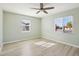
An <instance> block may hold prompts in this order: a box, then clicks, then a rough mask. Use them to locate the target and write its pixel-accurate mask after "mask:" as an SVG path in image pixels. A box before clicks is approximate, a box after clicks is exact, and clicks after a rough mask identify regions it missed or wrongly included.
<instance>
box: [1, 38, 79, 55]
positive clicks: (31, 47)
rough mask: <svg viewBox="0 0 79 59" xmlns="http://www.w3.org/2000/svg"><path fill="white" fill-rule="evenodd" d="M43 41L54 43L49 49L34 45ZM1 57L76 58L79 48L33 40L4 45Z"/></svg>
mask: <svg viewBox="0 0 79 59" xmlns="http://www.w3.org/2000/svg"><path fill="white" fill-rule="evenodd" d="M39 41H44V42H48V43H54V44H55V45H52V46H51V47H44V46H41V45H36V44H35V43H36V42H39ZM0 55H1V56H78V55H79V48H75V47H72V46H68V45H65V44H60V43H57V42H54V41H50V40H46V39H33V40H28V41H21V42H16V43H11V44H6V45H4V47H3V50H2V53H0Z"/></svg>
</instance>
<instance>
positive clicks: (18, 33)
mask: <svg viewBox="0 0 79 59" xmlns="http://www.w3.org/2000/svg"><path fill="white" fill-rule="evenodd" d="M3 16H4V21H3V22H4V40H3V42H4V43H9V42H15V41H20V40H27V39H34V38H40V36H41V29H40V27H41V20H40V19H38V18H34V17H29V16H24V15H19V14H15V13H10V12H3ZM24 19H25V20H31V31H30V32H22V29H21V21H22V20H24Z"/></svg>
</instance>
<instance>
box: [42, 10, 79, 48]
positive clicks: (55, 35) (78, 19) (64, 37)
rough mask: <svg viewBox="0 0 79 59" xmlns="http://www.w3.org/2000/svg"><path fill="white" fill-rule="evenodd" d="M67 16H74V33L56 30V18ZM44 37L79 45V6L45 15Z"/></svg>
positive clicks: (43, 21)
mask: <svg viewBox="0 0 79 59" xmlns="http://www.w3.org/2000/svg"><path fill="white" fill-rule="evenodd" d="M65 16H73V17H74V20H73V32H72V33H63V32H55V29H54V19H55V18H60V17H65ZM42 37H43V38H46V39H50V40H55V41H58V42H62V43H67V44H70V45H73V46H76V47H79V8H75V9H72V10H68V11H64V12H60V13H57V14H54V15H50V16H46V17H43V18H42Z"/></svg>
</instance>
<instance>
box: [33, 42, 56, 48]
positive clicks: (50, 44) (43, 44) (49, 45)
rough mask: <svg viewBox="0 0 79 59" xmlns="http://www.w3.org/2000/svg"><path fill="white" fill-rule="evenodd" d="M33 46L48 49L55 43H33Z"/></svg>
mask: <svg viewBox="0 0 79 59" xmlns="http://www.w3.org/2000/svg"><path fill="white" fill-rule="evenodd" d="M34 44H35V45H39V46H42V47H46V48H49V47H52V46H54V45H56V44H55V43H51V42H45V41H39V42H35V43H34Z"/></svg>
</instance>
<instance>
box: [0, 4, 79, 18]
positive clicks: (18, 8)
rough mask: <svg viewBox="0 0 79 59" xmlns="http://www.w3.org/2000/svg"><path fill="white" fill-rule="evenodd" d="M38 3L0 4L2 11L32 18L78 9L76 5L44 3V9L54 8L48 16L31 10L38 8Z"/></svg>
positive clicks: (78, 5)
mask: <svg viewBox="0 0 79 59" xmlns="http://www.w3.org/2000/svg"><path fill="white" fill-rule="evenodd" d="M39 6H40V5H39V3H0V7H1V8H3V10H5V11H8V12H13V13H18V14H23V15H28V16H33V17H39V18H40V17H44V16H47V15H51V14H55V13H58V12H62V11H66V10H70V9H73V8H77V7H79V4H78V3H45V4H44V7H53V6H54V7H55V9H51V10H47V11H48V14H45V13H43V12H40V13H39V14H36V12H37V10H34V9H31V8H33V7H35V8H39Z"/></svg>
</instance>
